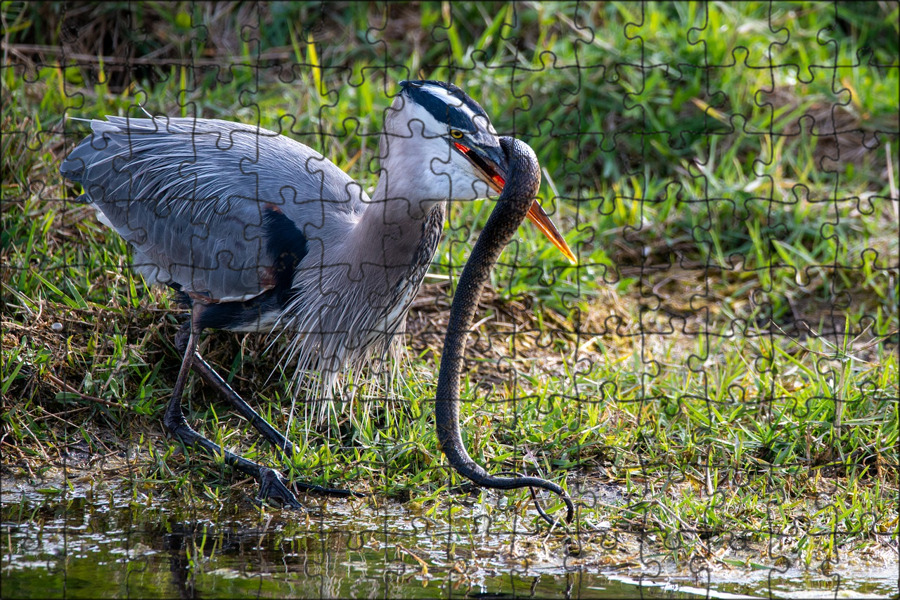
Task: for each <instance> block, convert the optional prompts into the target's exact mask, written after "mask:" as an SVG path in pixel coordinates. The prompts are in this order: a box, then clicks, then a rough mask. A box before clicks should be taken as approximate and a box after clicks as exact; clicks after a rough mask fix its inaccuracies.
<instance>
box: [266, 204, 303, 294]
mask: <svg viewBox="0 0 900 600" xmlns="http://www.w3.org/2000/svg"><path fill="white" fill-rule="evenodd" d="M263 235H264V236H265V246H266V252H268V253H269V257H270V258H271V259H272V267H273V269H274V273H273V276H274V278H275V282H274V283H275V288H276V289H278V290H280V291H284V292H287V291H288V290H290V288H291V285H292V284H293V280H294V271H295V270H296V269H297V265H299V264H300V261H301V260H303V257H305V256H306V253H307V252H308V251H309V249H308V247H307V244H306V236H305V235H303V232H302V231H300V229H299V228H298V227H297V225H295V224H294V222H293V221H291V220H290V219H289V218H288V217H286V216H285V215H284V213H283V212H281V210H280V209H279V208H278V207H277V206H275V205H274V204H271V205H265V206H264V207H263Z"/></svg>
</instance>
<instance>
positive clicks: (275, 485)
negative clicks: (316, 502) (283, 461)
mask: <svg viewBox="0 0 900 600" xmlns="http://www.w3.org/2000/svg"><path fill="white" fill-rule="evenodd" d="M259 499H260V500H276V501H278V502H279V503H281V505H282V506H283V507H285V508H293V509H294V510H304V508H303V505H302V504H300V501H299V500H297V497H296V496H295V495H294V493H293V492H292V491H291V490H289V489H288V487H287V486H286V485H285V483H284V479H282V477H281V475H280V474H278V472H276V471H273V470H272V469H267V468H263V469H260V474H259Z"/></svg>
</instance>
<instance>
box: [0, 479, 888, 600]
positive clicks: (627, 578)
mask: <svg viewBox="0 0 900 600" xmlns="http://www.w3.org/2000/svg"><path fill="white" fill-rule="evenodd" d="M63 489H65V490H66V492H65V494H63V493H59V492H58V491H54V492H53V493H50V492H48V491H43V492H42V491H40V490H37V489H33V488H28V487H27V486H22V485H20V484H17V483H15V482H10V481H4V482H3V497H2V536H3V537H2V544H3V557H2V576H3V587H2V592H3V593H2V595H3V597H4V598H47V597H69V598H87V597H89V598H98V597H146V598H155V597H173V596H179V597H226V596H228V597H247V596H253V597H284V596H289V597H303V598H328V597H363V598H436V597H441V598H446V597H469V598H513V597H526V598H527V597H539V598H542V597H563V598H622V597H638V596H641V597H645V598H697V597H705V596H707V595H708V596H709V597H714V598H716V597H718V598H734V597H770V592H771V596H774V597H784V598H814V597H815V598H817V597H822V596H823V595H826V596H830V597H835V595H837V597H844V596H846V597H860V596H867V597H873V598H888V597H892V596H896V594H897V573H896V570H895V569H893V568H887V569H885V568H880V569H879V570H872V569H871V568H868V567H866V566H865V565H862V564H860V565H859V566H858V567H857V568H855V569H854V570H853V571H852V574H851V575H848V572H843V573H841V574H840V575H836V573H837V572H838V569H835V572H834V573H832V574H831V575H830V576H825V575H822V574H817V573H815V572H807V571H800V570H788V571H786V572H784V573H781V572H778V570H775V569H763V570H759V569H758V570H744V569H729V568H724V569H722V568H713V567H711V566H707V567H704V568H702V569H699V570H698V574H697V575H692V574H691V573H690V571H689V570H687V571H685V570H683V569H682V570H679V569H678V568H676V566H674V565H661V566H656V565H653V564H651V563H650V562H649V561H648V562H646V563H644V564H642V563H641V562H640V560H639V558H638V554H637V553H636V547H629V545H628V543H627V542H621V543H620V544H619V545H618V546H616V547H615V548H612V547H610V548H607V549H606V550H603V549H602V548H599V547H598V546H592V547H591V548H592V549H591V551H590V552H589V553H587V554H585V553H581V554H579V553H578V552H577V551H576V550H575V548H576V546H575V545H574V544H573V538H567V537H566V536H565V535H563V534H560V533H558V532H557V533H549V534H548V532H547V531H546V529H542V530H540V531H538V532H534V533H529V532H527V531H526V528H525V527H524V526H523V525H522V524H521V523H516V522H512V523H510V522H502V521H499V520H498V521H497V522H491V523H490V524H488V522H487V521H486V520H484V519H480V518H472V515H473V514H476V515H477V513H478V512H479V506H478V505H477V504H475V505H467V506H463V507H460V505H459V504H457V505H456V507H457V508H461V510H458V511H455V512H454V509H449V513H448V512H447V511H445V512H444V513H443V516H444V517H446V519H441V518H435V517H434V516H433V515H428V514H427V513H425V512H420V513H419V514H416V513H414V512H411V511H410V510H409V509H408V508H407V507H405V506H404V505H401V504H399V503H390V502H388V503H383V504H379V505H375V504H374V503H373V502H372V501H371V500H361V501H359V500H331V499H329V500H320V499H316V498H312V497H310V498H307V499H306V500H305V503H306V504H308V505H310V512H309V513H307V514H299V513H296V512H292V511H280V510H267V511H260V510H258V509H256V508H255V507H254V506H253V505H252V504H249V503H246V505H243V504H242V503H240V502H238V503H230V504H229V505H228V506H226V507H223V506H216V505H215V503H214V502H212V501H210V502H205V501H204V502H198V504H197V505H196V506H194V507H185V506H179V505H178V504H177V503H174V502H163V501H161V500H158V499H157V500H153V499H150V498H148V497H146V496H144V495H142V494H140V493H138V492H136V491H135V490H130V491H129V492H125V491H123V490H118V491H116V490H112V491H110V490H104V491H102V492H98V491H97V490H78V489H77V488H73V487H69V488H63Z"/></svg>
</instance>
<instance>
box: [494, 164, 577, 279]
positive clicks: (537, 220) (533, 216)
mask: <svg viewBox="0 0 900 600" xmlns="http://www.w3.org/2000/svg"><path fill="white" fill-rule="evenodd" d="M491 179H492V181H493V184H492V185H491V187H492V188H494V189H495V190H496V191H497V192H501V191H503V186H504V185H505V184H506V181H504V179H503V178H502V177H500V176H499V175H494V176H493V177H491ZM525 216H527V217H528V220H529V221H531V222H532V223H534V224H535V226H536V227H537V228H538V229H540V230H541V233H543V234H544V235H546V236H547V239H548V240H550V243H552V244H553V245H554V246H556V247H557V248H559V251H560V252H562V253H563V256H565V257H566V258H568V259H569V262H571V263H572V264H573V265H577V264H578V261H577V260H575V255H574V254H573V253H572V250H570V249H569V245H568V244H567V243H566V240H565V238H564V237H563V236H562V234H561V233H560V232H559V230H558V229H557V228H556V225H554V224H553V221H551V220H550V217H548V216H547V213H545V212H544V207H542V206H541V203H540V202H538V201H537V199H535V201H534V202H533V203H532V204H531V208H529V209H528V214H527V215H525Z"/></svg>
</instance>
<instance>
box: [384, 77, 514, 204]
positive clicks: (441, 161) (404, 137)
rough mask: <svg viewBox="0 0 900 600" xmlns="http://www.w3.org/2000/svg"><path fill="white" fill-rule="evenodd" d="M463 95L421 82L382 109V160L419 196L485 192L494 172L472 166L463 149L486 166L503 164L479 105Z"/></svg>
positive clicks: (438, 197)
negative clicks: (383, 117)
mask: <svg viewBox="0 0 900 600" xmlns="http://www.w3.org/2000/svg"><path fill="white" fill-rule="evenodd" d="M466 99H467V100H466ZM466 99H460V98H458V97H457V96H455V95H453V94H451V93H450V92H449V91H448V90H447V89H446V88H444V87H441V86H438V85H433V84H427V83H426V84H423V85H417V86H415V87H414V88H407V89H404V91H403V92H402V93H401V94H400V95H398V96H397V98H396V99H395V100H394V103H393V105H392V106H391V108H390V109H389V110H388V111H387V118H386V121H385V128H384V136H383V137H382V157H383V163H382V166H383V168H385V169H386V170H387V171H388V172H387V176H388V177H391V178H392V179H394V180H395V181H397V173H401V174H402V177H403V179H411V180H412V181H411V182H410V186H411V188H412V187H413V186H414V188H415V192H416V195H420V196H419V197H420V198H421V200H424V201H427V202H438V201H444V200H474V199H476V198H485V197H487V196H488V194H489V193H490V190H491V189H492V188H491V186H490V185H488V182H489V181H490V180H491V178H492V175H493V174H495V173H490V172H485V170H484V169H482V168H479V167H478V166H476V164H474V163H473V160H472V159H470V158H467V157H466V154H467V153H468V154H469V155H470V156H477V157H479V158H480V160H481V162H482V164H487V165H490V166H491V167H492V169H490V170H491V171H495V172H496V171H504V170H505V159H503V154H502V151H501V150H500V143H499V141H498V139H497V132H496V131H495V130H494V127H493V125H492V124H491V122H490V120H488V118H487V116H486V115H484V114H483V111H481V110H480V107H478V106H477V105H476V104H474V101H472V100H471V99H468V98H467V97H466ZM391 171H393V172H394V175H393V176H391ZM495 185H496V184H495ZM391 187H394V186H391Z"/></svg>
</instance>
